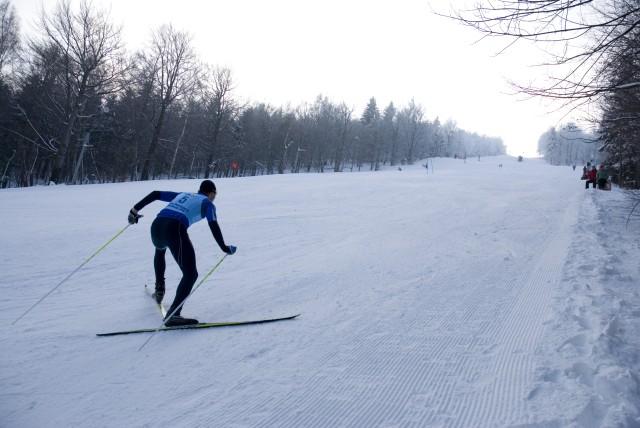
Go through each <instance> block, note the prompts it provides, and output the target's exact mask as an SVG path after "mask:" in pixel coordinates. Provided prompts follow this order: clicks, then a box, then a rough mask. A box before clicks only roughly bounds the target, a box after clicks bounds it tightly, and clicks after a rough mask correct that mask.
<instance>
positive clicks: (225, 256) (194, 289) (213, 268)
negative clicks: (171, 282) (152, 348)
mask: <svg viewBox="0 0 640 428" xmlns="http://www.w3.org/2000/svg"><path fill="white" fill-rule="evenodd" d="M227 256H228V254H225V255H224V256H222V258H221V259H220V261H219V262H218V263H216V265H215V266H214V267H212V268H211V270H210V271H209V272H208V273H207V274H206V275H205V276H204V278H202V279H201V280H200V282H199V283H198V285H196V286H195V287H193V290H191V293H189V295H188V296H187V297H185V298H184V300H183V301H182V303H180V304H179V305H178V307H177V308H175V309H174V310H172V311H171V313H170V314H169V315H167V316H166V317H165V318H164V319H163V320H162V324H160V326H159V327H158V328H156V329H155V331H154V332H153V333H151V336H149V338H148V339H147V340H146V342H144V343H143V344H142V346H141V347H140V348H139V349H138V351H141V350H142V348H144V347H145V345H146V344H147V343H149V341H150V340H151V338H153V336H155V335H156V333H157V332H158V330H160V329H161V328H162V327H164V323H165V321H166V320H168V319H169V318H171V317H172V316H173V314H175V313H176V311H177V310H178V309H180V308H181V307H182V305H184V303H185V302H186V301H187V299H189V297H191V295H192V294H193V293H195V292H196V290H197V289H198V287H200V285H201V284H202V283H203V282H204V281H205V280H206V279H207V278H209V276H210V275H211V274H212V273H213V271H214V270H216V268H217V267H218V266H220V263H222V261H223V260H224V259H226V258H227Z"/></svg>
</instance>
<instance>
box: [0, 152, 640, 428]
mask: <svg viewBox="0 0 640 428" xmlns="http://www.w3.org/2000/svg"><path fill="white" fill-rule="evenodd" d="M500 164H501V165H502V166H500ZM215 182H216V185H217V187H218V190H219V194H218V197H217V199H216V202H215V203H216V206H217V210H218V216H219V220H220V225H221V228H222V231H223V234H224V236H225V240H226V241H227V243H228V244H233V245H237V246H238V253H237V254H236V255H234V256H231V257H227V259H226V260H225V261H224V262H223V263H222V264H221V265H220V267H219V268H218V269H217V270H216V271H215V272H214V273H213V275H212V276H211V277H210V278H209V279H208V280H207V281H206V282H205V283H203V285H202V286H201V287H200V289H198V291H197V292H196V293H195V294H194V296H193V297H192V299H191V300H190V301H188V302H187V304H186V305H185V309H184V311H183V314H184V315H186V316H194V317H197V318H198V319H200V320H201V321H210V322H215V321H230V320H244V319H254V318H263V317H273V316H285V315H293V314H296V313H299V312H301V313H302V315H301V316H300V317H299V318H298V319H296V320H293V321H285V322H282V323H277V324H267V325H257V326H247V327H230V328H225V329H210V330H202V331H177V332H161V333H158V334H157V335H155V336H154V338H153V339H152V340H151V341H150V342H149V343H148V344H147V345H146V346H145V347H144V348H143V349H142V350H141V351H138V348H139V347H140V346H141V345H142V343H143V342H144V341H145V340H146V339H147V336H144V335H134V336H119V337H106V338H101V337H96V336H95V333H101V332H108V331H114V330H122V329H130V328H141V327H157V326H158V324H159V322H160V321H161V320H160V318H159V313H158V312H157V310H156V308H154V306H153V304H152V301H151V300H150V299H149V298H148V297H147V296H146V294H145V292H144V286H145V284H152V283H153V281H154V279H153V268H152V255H153V247H152V245H151V243H150V239H149V226H150V224H151V221H152V219H153V217H154V216H155V213H157V211H159V210H160V209H161V208H162V206H163V204H162V203H160V202H156V203H154V204H152V205H150V206H148V207H146V208H145V209H144V210H143V211H142V214H144V215H145V217H143V218H142V219H141V221H140V223H139V224H138V225H135V226H132V227H129V228H127V229H126V230H125V232H124V233H123V234H122V235H120V236H119V237H118V238H117V239H115V240H114V241H113V242H112V243H111V244H109V245H108V246H107V247H106V248H105V249H104V250H102V251H101V252H100V253H99V254H98V255H97V256H95V257H94V258H93V259H91V260H90V261H89V262H88V263H87V264H86V265H85V266H83V267H82V268H81V269H80V270H79V271H78V272H77V273H76V274H74V275H73V276H71V278H69V280H67V281H65V282H64V283H63V284H62V285H61V286H60V287H59V288H58V289H57V290H56V291H55V292H53V293H52V294H51V295H50V296H48V297H47V298H46V299H45V300H44V301H43V302H42V303H41V304H39V305H38V306H36V308H35V309H33V310H32V311H31V312H30V313H28V314H27V315H26V316H25V317H24V318H23V319H21V320H20V321H19V322H17V323H16V324H15V325H13V326H9V324H10V323H11V322H12V321H14V320H15V319H16V318H17V317H19V316H20V315H21V314H22V313H23V312H24V311H25V310H27V309H28V308H29V307H30V306H31V305H33V304H34V303H35V302H36V301H37V300H38V299H39V298H41V297H42V296H43V295H44V294H46V293H47V292H48V291H49V290H51V289H52V288H53V287H55V286H56V285H57V284H59V283H60V281H62V280H63V279H64V278H65V277H66V276H67V275H69V274H70V273H71V272H73V271H74V270H75V269H76V268H78V267H79V266H80V265H81V264H82V263H83V262H84V261H85V260H87V258H88V257H90V256H91V255H92V254H93V253H94V252H95V251H96V250H98V249H99V248H100V247H101V246H102V245H103V244H104V243H105V242H107V241H108V240H109V239H110V238H112V237H113V236H114V235H115V234H116V233H117V232H118V231H120V230H121V229H122V228H123V227H124V226H125V225H126V214H127V212H128V210H129V208H130V207H131V206H132V205H133V204H134V203H135V202H137V201H138V200H139V199H141V198H142V197H143V196H144V195H146V194H147V193H148V192H149V191H151V190H154V189H160V190H177V191H195V190H196V189H197V187H198V184H199V180H181V181H155V182H137V183H125V184H104V185H88V186H73V187H69V186H58V187H36V188H29V189H8V190H2V191H0V221H2V224H3V225H4V227H3V231H2V232H1V236H2V246H0V264H1V267H2V269H1V270H2V275H1V276H0V289H1V290H2V294H3V299H2V303H0V305H1V307H2V312H1V314H2V315H1V316H0V319H1V320H2V324H3V325H4V327H1V328H0V341H1V343H2V352H1V353H0V369H1V370H0V386H2V388H1V391H0V426H7V427H35V426H39V427H48V426H51V427H54V426H56V427H58V426H92V427H97V426H106V427H122V426H136V427H137V426H149V427H152V426H166V425H169V426H184V427H193V426H211V427H214V426H215V427H274V426H281V427H294V426H296V427H303V426H304V427H335V426H345V427H346V426H361V427H389V426H402V427H405V426H418V427H422V426H457V427H470V426H546V427H556V426H558V427H560V426H563V427H564V426H575V427H597V426H603V427H605V426H607V427H609V426H639V425H640V419H639V418H640V409H639V408H638V406H639V405H640V399H639V380H638V369H639V358H638V349H639V347H640V338H639V337H638V335H637V332H638V331H640V297H639V296H638V286H637V285H638V283H639V278H640V269H639V266H638V260H640V245H639V244H638V234H639V232H640V225H639V224H638V223H637V222H632V223H631V224H630V225H629V228H628V229H626V228H625V220H626V215H627V214H628V212H629V202H627V200H626V199H625V195H624V194H623V193H622V192H621V191H619V190H618V189H614V190H613V191H612V192H603V191H598V190H593V189H589V190H585V189H584V182H582V181H580V180H579V172H578V171H575V172H574V171H573V170H572V169H571V168H569V167H551V166H548V165H546V164H544V163H543V162H542V161H541V160H537V159H526V160H525V161H524V162H522V163H519V162H517V161H516V160H515V159H513V158H510V157H498V158H482V159H480V160H478V159H467V160H466V162H464V161H462V160H453V159H435V160H434V162H433V168H431V169H430V170H429V173H428V174H427V172H426V171H425V170H424V169H423V168H420V162H418V163H417V164H416V165H415V166H408V167H403V168H402V170H401V171H399V170H397V169H395V168H388V169H387V170H386V171H380V172H375V173H372V172H359V173H355V172H354V173H338V174H333V173H330V174H296V175H290V174H289V175H277V176H263V177H247V178H235V179H219V180H215ZM190 236H191V238H192V240H193V242H194V246H195V247H196V252H197V257H198V267H199V271H200V274H201V275H204V274H205V273H206V272H208V271H209V269H210V268H211V267H212V266H213V265H215V263H217V262H218V261H219V260H220V258H221V257H222V255H223V254H222V253H221V252H220V250H219V248H218V247H217V245H216V244H215V242H214V240H213V238H212V236H211V234H210V232H209V229H208V227H207V226H206V224H205V223H204V222H200V223H198V224H196V225H194V226H193V227H192V228H191V229H190ZM168 266H169V268H168V271H167V282H168V293H167V297H166V298H165V299H166V300H168V302H167V303H170V300H171V299H172V298H173V293H174V291H175V286H176V285H177V282H178V280H179V278H180V274H179V271H178V269H177V268H176V266H175V263H173V261H172V260H170V259H169V258H168Z"/></svg>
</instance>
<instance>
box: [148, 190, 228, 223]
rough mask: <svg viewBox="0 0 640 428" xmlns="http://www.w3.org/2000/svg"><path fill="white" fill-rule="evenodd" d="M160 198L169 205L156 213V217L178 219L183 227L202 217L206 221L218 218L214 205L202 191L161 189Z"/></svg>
mask: <svg viewBox="0 0 640 428" xmlns="http://www.w3.org/2000/svg"><path fill="white" fill-rule="evenodd" d="M160 200H161V201H164V202H169V205H167V206H166V207H164V208H163V209H162V211H160V212H159V213H158V217H165V218H174V219H176V220H179V221H180V223H182V224H183V225H184V226H185V228H188V227H189V226H191V225H192V224H193V223H196V222H198V221H200V220H202V219H203V218H206V219H207V220H208V221H217V220H218V219H217V217H216V207H215V205H213V203H211V201H210V200H209V198H207V196H206V195H203V194H202V193H186V192H185V193H177V192H168V191H161V192H160Z"/></svg>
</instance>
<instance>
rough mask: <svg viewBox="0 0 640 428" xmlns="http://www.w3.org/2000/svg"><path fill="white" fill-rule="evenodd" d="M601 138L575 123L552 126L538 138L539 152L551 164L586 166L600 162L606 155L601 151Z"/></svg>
mask: <svg viewBox="0 0 640 428" xmlns="http://www.w3.org/2000/svg"><path fill="white" fill-rule="evenodd" d="M601 147H602V142H601V141H600V139H599V138H598V137H597V136H596V135H593V134H592V133H589V132H586V131H584V130H583V129H581V128H580V127H579V126H578V125H576V124H575V123H568V124H567V125H563V126H561V127H559V128H556V127H551V128H549V129H548V130H547V132H545V133H544V134H542V135H541V136H540V139H539V140H538V153H539V154H541V155H542V157H543V158H544V159H545V160H546V161H547V162H549V163H550V164H551V165H576V166H580V167H582V166H585V165H586V164H587V163H589V162H590V163H594V162H599V161H601V160H603V159H604V155H603V154H601V153H599V151H598V150H599V149H600V148H601Z"/></svg>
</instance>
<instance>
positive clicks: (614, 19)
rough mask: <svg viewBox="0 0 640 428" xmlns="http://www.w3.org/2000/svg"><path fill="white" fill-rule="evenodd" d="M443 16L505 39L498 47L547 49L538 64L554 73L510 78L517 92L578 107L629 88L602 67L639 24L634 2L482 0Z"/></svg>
mask: <svg viewBox="0 0 640 428" xmlns="http://www.w3.org/2000/svg"><path fill="white" fill-rule="evenodd" d="M449 16H450V17H452V18H454V19H456V20H458V21H459V22H462V23H463V24H465V25H467V26H470V27H472V28H474V29H476V30H477V31H479V32H480V33H481V34H482V35H484V36H489V37H502V38H506V39H507V41H508V42H507V44H506V45H505V47H504V50H506V49H508V48H509V47H511V46H512V45H514V44H516V43H517V42H518V41H521V40H526V41H533V42H536V43H537V44H538V45H539V46H540V47H543V48H545V49H546V50H547V53H548V54H549V55H550V61H549V63H548V64H544V65H552V66H556V67H555V68H553V69H554V70H556V71H555V73H553V74H552V75H551V76H549V81H548V82H547V83H546V84H544V85H540V86H532V85H530V84H527V85H521V84H519V83H517V82H515V81H512V82H511V83H512V85H513V86H514V87H515V88H516V89H517V90H519V91H520V92H522V93H526V94H529V95H534V96H542V97H549V98H554V99H561V100H564V101H565V104H566V105H573V106H579V105H582V104H585V103H587V102H589V101H592V100H593V98H594V97H597V96H599V95H600V94H603V93H607V92H612V91H619V90H625V89H629V88H630V87H629V86H628V85H627V86H625V87H624V88H623V87H619V86H617V85H615V84H612V83H611V82H610V81H609V80H608V79H607V78H606V73H605V71H606V67H602V65H603V64H604V63H605V61H606V60H607V58H608V56H609V55H610V54H612V53H613V51H614V50H615V49H616V46H617V45H618V44H619V42H620V40H621V39H623V38H624V37H625V35H626V34H628V33H629V32H631V31H633V29H634V28H637V27H638V26H640V2H638V1H637V0H621V1H617V0H616V1H614V0H601V1H593V0H536V1H521V0H494V1H487V0H484V1H478V2H476V4H475V5H474V7H473V8H471V9H468V10H461V11H460V10H459V11H455V12H453V13H452V14H450V15H449ZM636 85H637V86H640V82H636Z"/></svg>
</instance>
